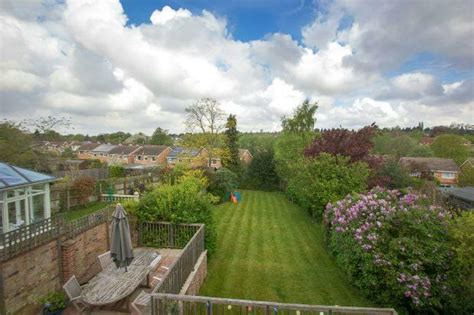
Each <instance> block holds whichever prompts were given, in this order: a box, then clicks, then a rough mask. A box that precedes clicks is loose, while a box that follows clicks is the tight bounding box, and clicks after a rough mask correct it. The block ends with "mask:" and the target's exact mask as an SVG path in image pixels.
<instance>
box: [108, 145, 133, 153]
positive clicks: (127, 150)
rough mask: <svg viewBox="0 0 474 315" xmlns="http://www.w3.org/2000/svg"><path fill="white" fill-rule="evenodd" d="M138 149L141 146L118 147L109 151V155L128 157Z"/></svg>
mask: <svg viewBox="0 0 474 315" xmlns="http://www.w3.org/2000/svg"><path fill="white" fill-rule="evenodd" d="M138 149H140V146H139V145H116V146H114V147H113V148H112V149H111V150H110V151H109V154H120V155H125V154H127V155H128V154H130V153H132V152H133V151H136V150H138Z"/></svg>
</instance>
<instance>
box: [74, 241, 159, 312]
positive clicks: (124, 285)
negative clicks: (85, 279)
mask: <svg viewBox="0 0 474 315" xmlns="http://www.w3.org/2000/svg"><path fill="white" fill-rule="evenodd" d="M133 254H134V256H135V258H134V260H133V261H132V263H131V264H130V266H129V267H128V268H127V271H126V272H125V268H117V267H116V266H115V264H113V263H112V264H109V265H108V266H107V267H106V268H105V269H104V270H103V271H101V272H99V273H98V274H97V275H96V276H95V277H94V278H92V280H91V281H90V282H89V283H87V284H86V285H84V286H83V287H82V296H83V299H84V302H85V303H87V304H89V305H107V304H113V303H116V302H118V301H120V300H122V299H124V298H126V297H128V296H129V295H130V294H132V293H133V291H135V289H136V288H137V287H138V286H139V285H140V283H142V282H143V280H145V279H146V278H147V276H148V274H149V273H150V271H151V269H152V266H151V263H152V262H153V261H154V260H155V259H156V258H157V257H159V256H160V255H159V254H158V253H157V252H152V251H147V250H144V249H140V248H137V249H135V250H134V251H133Z"/></svg>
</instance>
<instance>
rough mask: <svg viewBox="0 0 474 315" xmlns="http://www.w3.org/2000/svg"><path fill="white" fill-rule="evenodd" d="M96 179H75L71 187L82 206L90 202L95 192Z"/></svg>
mask: <svg viewBox="0 0 474 315" xmlns="http://www.w3.org/2000/svg"><path fill="white" fill-rule="evenodd" d="M95 187H96V185H95V179H94V178H92V177H78V178H76V179H74V181H73V182H72V185H71V192H72V194H73V196H74V197H76V198H77V199H78V200H79V201H80V202H81V203H82V204H86V203H88V201H89V197H90V196H92V194H93V192H94V190H95Z"/></svg>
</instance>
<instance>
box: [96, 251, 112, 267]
mask: <svg viewBox="0 0 474 315" xmlns="http://www.w3.org/2000/svg"><path fill="white" fill-rule="evenodd" d="M97 259H99V263H100V267H101V268H102V270H105V268H106V267H107V266H108V265H110V264H111V263H112V262H113V261H112V257H110V251H108V252H105V253H103V254H102V255H99V256H97Z"/></svg>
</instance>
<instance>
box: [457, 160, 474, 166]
mask: <svg viewBox="0 0 474 315" xmlns="http://www.w3.org/2000/svg"><path fill="white" fill-rule="evenodd" d="M467 165H470V166H472V167H474V158H468V159H467V160H466V161H464V162H462V164H461V166H459V167H460V168H462V167H464V166H467Z"/></svg>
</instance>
